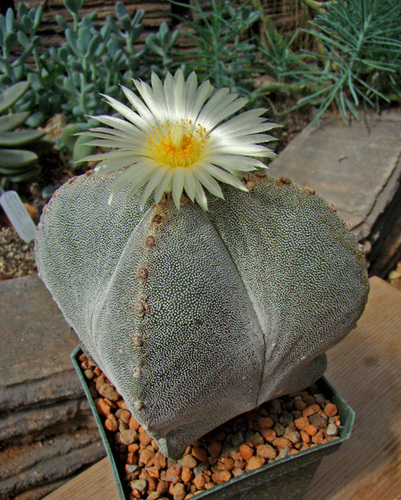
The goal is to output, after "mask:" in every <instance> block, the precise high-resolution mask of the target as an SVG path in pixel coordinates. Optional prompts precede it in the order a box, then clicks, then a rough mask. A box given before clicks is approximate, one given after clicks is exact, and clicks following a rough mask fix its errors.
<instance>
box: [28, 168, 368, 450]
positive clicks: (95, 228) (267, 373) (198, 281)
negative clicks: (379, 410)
mask: <svg viewBox="0 0 401 500" xmlns="http://www.w3.org/2000/svg"><path fill="white" fill-rule="evenodd" d="M116 175H118V173H117V174H105V175H103V176H100V177H97V178H95V177H93V176H81V177H78V178H76V179H75V180H74V181H73V182H71V181H70V183H67V184H66V185H64V186H63V187H62V188H61V189H60V190H59V191H58V192H57V193H56V195H55V196H54V197H53V199H52V201H51V203H50V205H49V207H48V208H47V210H46V211H45V213H44V215H43V216H42V219H41V223H40V225H39V229H38V232H37V239H36V255H37V264H38V268H39V272H40V275H41V277H42V279H43V281H44V282H45V284H46V286H47V287H48V288H49V290H50V291H51V293H52V294H53V297H54V299H55V300H56V302H57V303H58V305H59V307H60V309H61V310H62V312H63V313H64V315H65V317H66V318H67V319H68V321H69V322H70V324H71V325H72V327H73V328H74V330H75V331H76V332H77V334H78V336H79V338H80V339H81V341H82V343H83V345H84V348H85V350H86V351H87V353H88V354H89V355H90V356H91V357H92V358H93V359H94V361H95V362H96V363H98V364H99V366H100V367H101V368H102V370H103V371H104V372H105V374H106V375H107V377H108V378H109V379H110V380H111V382H112V383H113V384H114V385H115V386H116V388H117V389H118V391H119V392H120V393H121V394H122V396H123V397H124V399H125V401H126V403H127V405H128V407H129V408H130V410H131V411H132V413H133V414H134V416H135V418H136V419H137V420H138V421H139V422H140V423H141V424H142V425H143V426H144V427H145V428H146V429H147V430H148V432H149V433H150V434H151V435H152V436H153V437H154V438H155V439H156V440H157V441H158V443H159V445H160V447H161V449H162V451H163V453H165V454H166V455H169V456H171V457H174V458H177V457H179V456H180V454H182V452H183V451H184V450H185V447H186V446H187V445H189V444H190V443H191V442H193V441H194V440H196V439H197V438H199V437H200V436H201V435H203V434H205V433H206V432H208V431H209V430H211V429H212V428H214V427H216V426H218V425H219V424H221V423H223V422H225V421H226V420H228V419H230V418H232V417H234V416H235V415H238V414H240V413H243V412H245V411H248V410H251V409H252V408H254V407H256V406H258V405H259V404H260V403H262V402H264V401H266V400H269V399H271V398H274V397H277V396H279V395H282V394H285V393H289V392H292V391H295V390H298V389H302V388H304V387H306V386H308V385H310V384H311V383H313V382H314V381H315V380H316V379H317V378H319V377H320V376H321V375H322V373H323V371H324V369H325V355H324V352H325V351H326V350H327V349H328V348H329V347H331V346H332V345H333V344H335V343H336V342H337V341H339V340H340V339H341V338H342V337H343V336H344V335H346V334H347V333H348V332H349V331H350V330H351V328H352V327H353V326H354V325H355V324H356V321H357V319H358V318H359V316H360V314H361V313H362V310H363V307H364V305H365V302H366V297H367V293H368V288H369V283H368V278H367V274H366V266H365V260H364V257H363V255H362V254H361V253H360V251H359V250H358V247H357V242H356V239H355V237H354V236H353V235H352V234H351V233H350V232H349V231H348V230H347V229H346V227H345V225H344V223H343V222H342V221H341V219H340V218H339V217H338V216H337V215H336V214H335V213H334V211H333V209H331V208H330V207H329V206H328V204H327V203H326V202H325V201H324V200H323V199H322V198H320V197H319V196H317V195H315V194H314V193H313V192H312V191H311V190H308V189H303V188H301V187H300V186H297V185H295V184H293V183H291V182H290V181H288V180H286V179H282V180H277V179H274V178H271V177H265V178H259V177H256V176H255V177H254V178H253V180H252V184H254V186H252V192H251V193H244V192H241V191H239V190H235V189H234V188H231V187H230V186H224V195H225V200H220V199H217V198H213V199H210V200H209V209H210V211H209V213H205V212H203V211H202V210H201V209H200V208H199V207H197V206H195V205H193V204H192V203H190V202H188V203H186V202H184V203H183V205H182V207H181V210H180V211H177V209H176V208H175V207H174V205H173V203H170V202H166V203H164V204H163V203H162V204H159V205H153V206H152V205H150V203H148V204H147V206H146V207H145V210H144V211H143V212H141V211H140V210H139V200H140V196H141V193H140V192H139V193H138V194H137V195H134V196H133V197H132V198H130V199H129V200H128V201H127V199H126V193H125V192H120V193H117V194H116V195H115V197H114V198H113V201H112V203H111V205H108V204H107V199H108V196H109V194H110V187H111V184H112V182H113V180H114V179H115V176H116Z"/></svg>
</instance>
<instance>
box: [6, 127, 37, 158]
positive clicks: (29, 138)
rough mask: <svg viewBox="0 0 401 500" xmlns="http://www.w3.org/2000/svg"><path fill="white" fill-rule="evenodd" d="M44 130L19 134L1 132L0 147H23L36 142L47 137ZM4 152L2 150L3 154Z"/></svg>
mask: <svg viewBox="0 0 401 500" xmlns="http://www.w3.org/2000/svg"><path fill="white" fill-rule="evenodd" d="M45 133H46V132H45V131H44V130H19V131H18V132H1V133H0V146H11V147H12V146H23V145H25V144H29V143H30V142H33V141H36V140H38V139H40V138H41V137H43V136H44V135H45ZM2 152H3V150H1V153H2Z"/></svg>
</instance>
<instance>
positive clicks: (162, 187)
mask: <svg viewBox="0 0 401 500" xmlns="http://www.w3.org/2000/svg"><path fill="white" fill-rule="evenodd" d="M172 177H173V172H172V171H171V170H166V172H165V174H164V176H163V178H162V180H161V181H160V184H159V185H158V186H157V188H156V191H155V202H156V203H159V201H160V200H161V197H162V196H163V194H164V192H165V191H166V190H167V189H168V188H169V185H170V182H171V179H172Z"/></svg>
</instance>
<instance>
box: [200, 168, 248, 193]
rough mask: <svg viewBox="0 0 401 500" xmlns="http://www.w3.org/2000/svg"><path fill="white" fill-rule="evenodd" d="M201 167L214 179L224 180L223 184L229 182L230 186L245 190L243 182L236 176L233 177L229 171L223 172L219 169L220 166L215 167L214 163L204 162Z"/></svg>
mask: <svg viewBox="0 0 401 500" xmlns="http://www.w3.org/2000/svg"><path fill="white" fill-rule="evenodd" d="M203 169H204V170H205V171H206V172H208V173H209V174H210V175H211V176H213V177H214V178H215V179H217V180H219V181H221V182H224V183H225V184H230V185H231V186H234V187H236V188H238V189H240V190H241V191H247V188H246V187H245V186H244V184H243V183H242V182H241V181H240V180H239V179H238V177H235V176H234V175H232V174H230V173H229V172H225V171H224V170H221V168H218V167H216V166H215V165H211V164H206V165H204V166H203Z"/></svg>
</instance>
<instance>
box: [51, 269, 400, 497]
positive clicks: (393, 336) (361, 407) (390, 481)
mask: <svg viewBox="0 0 401 500" xmlns="http://www.w3.org/2000/svg"><path fill="white" fill-rule="evenodd" d="M370 283H371V292H370V295H369V301H368V304H367V306H366V310H365V312H364V314H363V315H362V318H361V319H360V321H359V323H358V326H357V328H356V329H355V330H354V331H353V332H352V333H351V334H350V335H348V337H346V339H344V340H343V341H342V342H340V344H338V345H337V346H335V347H334V348H333V349H331V350H330V351H329V353H328V358H329V367H328V370H327V373H326V376H327V378H328V380H329V381H330V382H331V383H332V384H333V385H334V386H335V387H336V389H337V390H338V391H339V392H340V394H341V395H342V396H343V397H344V398H345V399H346V401H347V402H348V403H349V404H350V405H351V406H352V408H353V409H354V410H355V412H356V420H355V425H354V430H353V433H352V436H351V438H350V439H349V441H347V442H345V443H344V444H343V445H342V446H341V447H340V449H339V450H338V451H337V452H336V453H334V454H332V455H330V456H328V457H326V458H325V459H324V460H323V462H322V464H321V465H320V467H319V469H318V471H317V473H316V476H315V478H314V480H313V483H312V485H311V487H310V488H309V490H308V491H307V492H306V495H305V498H307V499H308V500H323V499H324V500H378V499H380V500H401V425H400V415H401V292H400V291H399V290H397V289H396V288H394V287H392V286H391V285H389V284H388V283H387V282H385V281H383V280H381V279H379V278H377V277H373V278H372V279H371V280H370ZM83 498H96V500H118V494H117V490H116V487H115V484H114V479H113V475H112V472H111V467H110V464H109V462H108V459H107V458H105V459H103V460H101V461H100V462H98V463H97V464H96V465H94V466H92V467H91V468H90V469H88V470H87V471H85V472H83V473H82V474H80V475H79V476H77V477H76V478H75V479H73V480H71V481H69V482H68V483H66V484H65V485H63V486H62V487H61V488H59V489H58V490H56V491H54V492H53V493H51V494H50V495H48V496H47V497H46V499H45V500H67V499H68V500H82V499H83ZM278 500H284V499H278Z"/></svg>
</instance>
